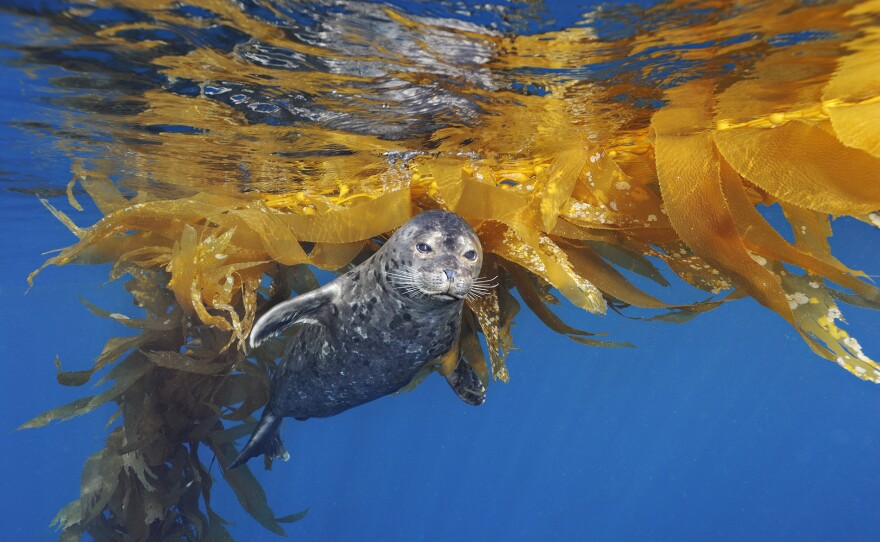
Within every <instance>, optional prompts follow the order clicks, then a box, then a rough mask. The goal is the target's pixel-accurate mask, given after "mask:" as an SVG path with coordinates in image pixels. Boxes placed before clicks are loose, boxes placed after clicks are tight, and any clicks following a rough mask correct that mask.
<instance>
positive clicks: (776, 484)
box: [0, 64, 880, 541]
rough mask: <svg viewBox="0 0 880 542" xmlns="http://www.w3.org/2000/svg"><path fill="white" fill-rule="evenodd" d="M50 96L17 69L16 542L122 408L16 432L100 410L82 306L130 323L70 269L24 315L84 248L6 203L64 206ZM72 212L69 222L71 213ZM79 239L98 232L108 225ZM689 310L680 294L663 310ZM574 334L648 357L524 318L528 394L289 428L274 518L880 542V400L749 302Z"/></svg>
mask: <svg viewBox="0 0 880 542" xmlns="http://www.w3.org/2000/svg"><path fill="white" fill-rule="evenodd" d="M34 86H35V85H34V84H33V81H31V80H29V78H28V76H27V75H26V74H25V73H23V72H19V71H16V70H13V69H11V68H9V67H8V66H5V65H3V64H0V141H2V142H3V144H2V145H0V183H2V184H0V189H2V192H0V228H2V231H0V243H2V245H0V255H2V262H3V265H2V268H0V311H2V316H0V322H2V326H0V329H2V331H0V333H2V335H0V337H2V341H0V354H2V360H3V361H2V368H3V371H2V379H0V382H2V384H0V385H2V397H3V403H2V406H3V414H2V418H0V420H2V422H0V442H2V446H0V450H2V452H3V461H2V466H0V469H2V470H0V480H2V484H3V489H2V490H0V510H2V518H3V521H2V524H0V540H34V541H42V540H54V539H55V538H56V536H57V535H56V534H55V533H54V532H53V531H52V530H51V529H50V528H49V526H48V524H49V521H50V520H51V518H52V517H53V516H54V514H55V512H56V511H57V510H58V509H59V508H60V507H61V506H63V505H65V504H66V503H67V502H69V501H70V500H72V499H74V498H76V496H77V495H78V492H79V473H80V468H81V466H82V463H83V462H84V461H85V459H86V457H87V456H88V455H90V454H91V453H93V452H94V451H96V450H98V449H99V448H101V447H102V445H103V441H104V438H105V437H106V435H107V429H106V428H105V422H106V420H107V419H108V418H109V416H110V415H111V414H112V412H113V408H112V406H105V407H104V408H102V409H100V410H99V411H97V412H94V413H92V414H89V415H87V416H84V417H82V418H78V419H76V420H73V421H70V422H66V423H62V424H56V425H53V426H51V427H47V428H43V429H39V430H27V431H14V429H15V427H17V426H18V425H20V424H21V423H23V422H24V421H26V420H27V419H29V418H31V417H32V416H34V415H36V414H38V413H40V412H42V411H44V410H46V409H48V408H50V407H53V406H56V405H58V404H60V403H63V402H67V401H70V400H73V399H75V398H78V397H81V396H82V395H84V394H85V393H88V392H89V390H88V389H86V388H63V387H61V386H59V385H58V384H56V382H55V378H54V377H55V368H54V366H53V363H52V361H53V359H54V358H55V356H56V355H58V356H60V359H61V360H62V362H63V363H64V366H65V368H66V369H77V368H86V367H87V366H89V365H90V362H91V360H92V359H93V358H94V357H95V356H97V354H98V353H99V352H100V349H101V347H102V346H103V344H104V342H105V341H106V339H107V338H108V337H111V336H114V335H117V334H118V335H124V334H126V333H127V332H128V330H127V329H125V328H123V327H122V326H119V325H118V324H114V323H113V322H109V321H106V320H102V319H99V318H97V317H95V316H93V315H91V314H90V313H89V312H88V311H87V310H86V308H85V307H84V306H83V305H82V304H80V302H79V301H78V299H79V298H80V297H84V298H86V299H88V300H89V301H91V302H93V303H96V304H98V305H99V306H102V307H105V308H108V309H111V310H116V311H120V312H126V311H128V310H129V309H130V307H131V301H130V299H129V297H128V296H127V294H126V293H125V292H124V291H123V289H122V288H121V284H118V283H112V284H105V282H106V277H107V269H106V268H100V267H89V268H83V267H68V268H61V269H56V268H51V269H49V270H47V271H46V272H45V273H43V274H42V275H41V276H40V277H39V278H38V281H37V284H36V286H35V287H34V288H33V290H32V291H31V292H30V293H28V294H27V295H24V291H25V289H26V283H25V277H26V276H27V274H28V273H29V272H30V271H32V270H33V269H34V268H36V267H38V266H39V265H40V263H42V261H43V260H44V258H45V256H43V255H41V253H42V252H45V251H47V250H51V249H55V248H60V247H63V246H66V245H68V244H70V243H71V242H73V240H74V238H73V236H72V235H71V234H70V233H69V232H67V230H66V229H65V228H64V227H63V226H62V225H61V224H59V223H57V222H56V221H55V220H54V219H53V218H52V217H51V215H49V213H48V212H47V211H45V210H44V209H43V208H42V206H41V205H40V203H39V202H38V201H37V199H36V197H35V196H33V195H31V194H23V193H19V192H15V191H10V190H8V188H9V187H11V186H22V185H23V184H29V185H30V186H45V187H54V188H63V187H64V185H66V183H67V181H68V180H69V178H70V171H69V164H68V162H67V160H66V158H65V157H63V156H62V155H61V154H60V153H59V152H58V151H57V150H56V149H55V148H53V146H52V145H51V142H50V140H49V139H47V138H43V137H41V136H39V134H37V133H34V132H30V131H23V130H19V129H16V128H13V127H10V125H9V123H10V122H12V121H16V120H25V119H27V120H32V119H33V118H34V117H35V116H39V115H41V114H47V113H46V112H45V111H43V110H39V111H38V110H36V108H35V107H36V106H35V100H36V98H37V96H35V95H34V93H33V91H32V88H33V87H34ZM23 181H27V183H25V182H23ZM53 202H54V203H56V204H57V205H60V206H64V199H63V198H56V199H54V200H53ZM74 218H75V219H76V220H77V221H78V222H79V223H80V224H84V225H85V224H90V223H91V222H93V221H94V220H95V219H96V218H97V214H96V212H95V211H94V210H93V209H87V211H86V212H85V213H77V214H75V216H74ZM835 228H836V232H837V233H836V236H835V239H834V245H833V246H834V247H835V253H836V255H837V256H838V257H839V258H840V259H842V260H843V261H844V262H846V263H847V264H849V265H851V266H853V267H856V268H862V269H864V270H866V271H868V272H869V273H875V274H876V273H877V272H878V270H880V254H878V250H877V248H878V243H877V239H878V236H877V231H876V230H875V229H872V228H870V227H869V226H867V225H865V224H861V223H857V222H855V221H851V220H838V221H837V222H836V223H835ZM668 276H670V275H669V274H668ZM688 294H690V295H692V292H690V291H688V290H687V289H686V288H684V287H680V288H676V289H674V290H673V291H671V292H667V293H666V296H665V298H666V299H669V298H670V297H676V296H682V295H688ZM847 309H849V310H847ZM843 310H844V314H845V316H846V317H847V319H848V321H849V322H850V324H851V325H850V326H849V328H848V329H849V330H850V331H852V332H853V334H854V335H855V336H857V337H858V338H859V340H860V341H861V343H862V345H863V346H864V347H865V350H866V351H867V352H868V353H869V354H871V353H873V354H874V355H875V356H878V355H880V333H878V329H880V316H878V314H876V313H870V312H867V311H859V310H855V309H852V308H849V307H843ZM561 314H562V315H563V316H565V317H566V318H567V319H568V320H569V321H571V322H575V323H577V324H578V325H580V326H582V327H585V328H588V329H594V330H605V331H609V332H610V333H611V336H612V338H614V339H619V340H630V341H632V342H635V343H637V345H638V348H635V349H616V350H606V349H596V348H588V347H584V346H580V345H577V344H575V343H573V342H570V341H568V340H566V339H564V338H562V337H561V336H558V335H555V334H553V333H552V332H550V331H548V330H547V329H546V328H544V327H543V326H542V325H541V324H540V323H539V322H538V321H537V320H536V319H535V318H534V317H532V316H531V315H530V314H527V313H524V314H522V315H520V316H519V317H518V319H517V326H516V336H515V337H516V339H517V345H518V346H519V348H520V350H519V351H516V352H514V353H513V354H512V355H511V357H510V359H509V367H510V372H511V382H510V384H507V385H504V384H494V385H493V386H491V388H490V390H489V398H488V401H487V402H486V404H485V405H484V406H482V407H479V408H473V407H469V406H467V405H465V404H463V403H462V402H461V401H460V400H458V399H457V398H456V397H455V396H454V395H453V394H452V393H451V392H450V391H449V390H448V387H447V385H446V384H445V382H443V381H442V379H439V378H432V379H430V380H429V381H428V382H426V383H425V384H424V385H422V386H421V387H420V388H418V389H417V390H416V391H414V392H413V393H410V394H408V395H405V396H400V397H393V398H387V399H383V400H380V401H377V402H375V403H372V404H369V405H366V406H364V407H361V408H358V409H355V410H353V411H350V412H347V413H344V414H342V415H340V416H337V417H335V418H331V419H327V420H313V421H309V422H305V423H296V422H294V421H292V420H288V421H286V422H285V426H284V438H285V442H286V443H287V446H288V448H289V449H290V450H291V452H292V454H293V458H292V460H291V461H290V462H289V463H286V464H284V463H276V466H275V468H274V470H273V471H271V472H268V473H263V472H260V474H259V476H260V478H261V480H262V481H263V483H264V486H265V487H266V490H267V492H268V494H269V501H270V503H272V504H273V506H274V509H275V512H276V513H277V515H284V514H288V513H292V512H295V511H298V510H300V509H302V508H305V507H309V508H311V511H310V513H309V515H308V517H307V518H306V519H305V520H304V521H302V522H300V523H297V524H294V525H291V526H290V527H289V528H288V532H289V534H290V535H291V537H295V538H298V539H304V540H317V539H323V540H373V539H385V540H412V539H422V540H448V539H453V538H455V539H459V538H463V539H483V540H539V539H542V540H543V539H557V540H575V539H577V540H585V539H586V540H853V541H856V540H866V541H867V540H878V539H880V532H878V529H877V525H876V523H877V522H876V518H877V517H878V512H877V511H878V509H880V472H878V469H877V467H876V464H877V458H878V457H880V389H878V387H877V386H876V385H873V384H869V383H865V382H862V381H860V380H858V379H856V378H855V377H853V376H851V375H850V374H848V373H846V372H845V371H843V370H842V369H840V368H839V367H837V366H836V365H835V364H833V363H831V362H828V361H825V360H822V359H820V358H818V357H817V356H815V355H813V354H812V353H811V352H810V351H809V349H808V348H807V346H806V345H805V344H803V342H802V341H801V340H800V338H799V337H798V335H797V333H796V332H795V331H794V330H793V329H791V328H790V327H789V326H788V325H787V324H786V323H785V322H783V321H782V319H781V318H779V317H777V316H775V315H774V314H771V313H770V312H769V311H767V310H765V309H763V308H762V307H760V306H759V305H758V304H757V303H755V302H753V301H751V300H744V301H739V302H735V303H731V304H728V305H726V306H723V307H722V308H721V309H719V310H717V311H714V312H712V313H709V314H706V315H703V316H701V317H699V318H697V319H696V320H694V321H692V322H690V323H687V324H684V325H674V324H664V323H659V322H652V323H648V322H636V321H628V320H626V319H624V318H621V317H618V316H615V315H609V316H607V317H605V318H599V317H593V316H589V315H586V314H583V313H580V312H578V311H576V310H575V309H572V308H570V307H567V308H563V309H562V310H561ZM214 472H215V473H217V471H216V466H215V467H214ZM218 476H219V474H218ZM215 488H216V494H215V497H214V498H215V499H216V501H215V503H214V504H215V508H216V509H217V510H218V512H219V513H221V515H223V516H224V517H226V518H227V519H229V520H231V521H234V522H235V523H236V525H235V526H234V527H233V528H232V531H233V533H234V534H235V535H236V537H237V539H238V540H240V541H244V540H276V539H277V537H275V536H274V535H272V534H271V533H268V532H266V531H264V530H263V529H262V528H261V527H260V526H259V525H257V524H256V523H255V522H254V521H253V520H251V519H250V518H249V517H247V516H246V514H244V512H242V511H241V510H240V509H239V507H238V505H237V503H236V502H235V498H234V496H232V494H231V493H230V492H229V491H227V489H226V487H225V485H224V483H223V482H222V481H220V482H219V483H218V484H217V485H216V486H215Z"/></svg>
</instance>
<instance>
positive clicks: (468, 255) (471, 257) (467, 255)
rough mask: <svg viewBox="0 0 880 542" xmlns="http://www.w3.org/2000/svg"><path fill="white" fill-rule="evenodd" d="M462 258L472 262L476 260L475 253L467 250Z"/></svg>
mask: <svg viewBox="0 0 880 542" xmlns="http://www.w3.org/2000/svg"><path fill="white" fill-rule="evenodd" d="M464 257H465V258H467V259H468V260H470V261H474V260H476V259H477V251H476V250H468V251H467V252H465V253H464Z"/></svg>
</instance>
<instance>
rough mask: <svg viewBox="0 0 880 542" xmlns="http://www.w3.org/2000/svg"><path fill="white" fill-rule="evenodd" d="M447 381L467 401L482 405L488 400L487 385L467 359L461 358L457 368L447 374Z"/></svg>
mask: <svg viewBox="0 0 880 542" xmlns="http://www.w3.org/2000/svg"><path fill="white" fill-rule="evenodd" d="M446 381H447V382H449V386H450V387H452V391H454V392H455V394H456V395H458V396H459V397H460V398H461V400H462V401H464V402H465V403H468V404H470V405H474V406H480V405H482V404H483V403H484V402H485V401H486V386H484V385H483V383H482V382H481V381H480V377H479V376H477V372H476V371H474V368H473V367H471V366H470V364H469V363H468V362H467V361H465V360H463V359H461V360H459V361H458V365H457V366H456V367H455V370H454V371H452V372H451V373H449V374H448V375H446Z"/></svg>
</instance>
